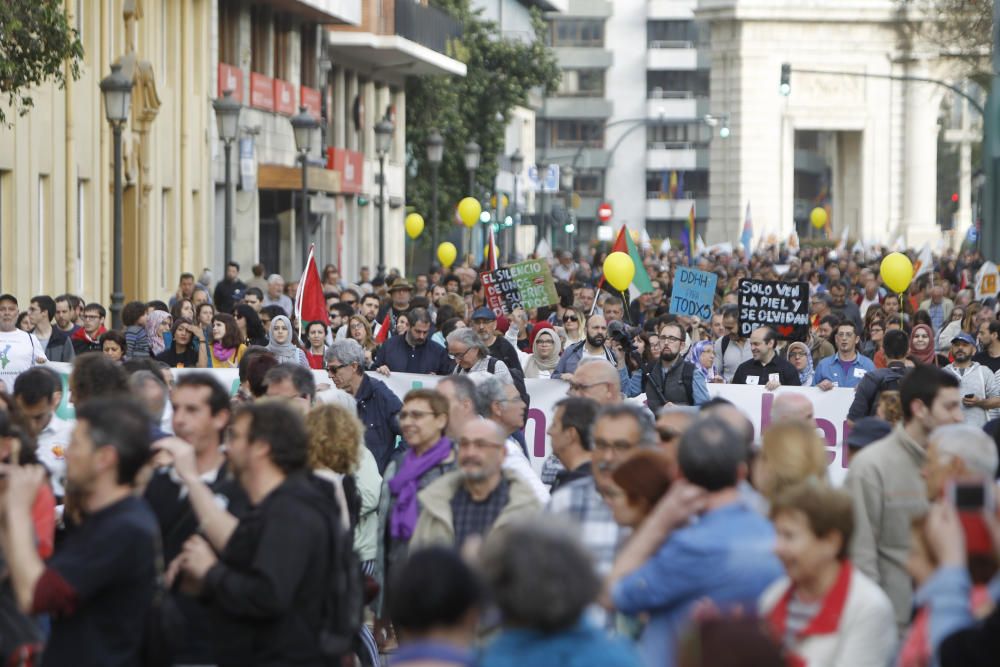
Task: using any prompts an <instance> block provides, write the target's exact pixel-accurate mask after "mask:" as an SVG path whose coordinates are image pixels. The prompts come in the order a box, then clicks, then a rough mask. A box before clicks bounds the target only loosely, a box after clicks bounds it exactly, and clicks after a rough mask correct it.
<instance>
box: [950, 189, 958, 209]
mask: <svg viewBox="0 0 1000 667" xmlns="http://www.w3.org/2000/svg"><path fill="white" fill-rule="evenodd" d="M951 212H952V213H958V193H957V192H952V193H951Z"/></svg>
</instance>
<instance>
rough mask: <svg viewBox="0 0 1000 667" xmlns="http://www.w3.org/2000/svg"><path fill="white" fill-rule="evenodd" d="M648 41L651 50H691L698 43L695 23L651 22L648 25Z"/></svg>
mask: <svg viewBox="0 0 1000 667" xmlns="http://www.w3.org/2000/svg"><path fill="white" fill-rule="evenodd" d="M646 41H647V43H648V45H649V47H650V48H661V49H663V48H691V47H693V46H695V45H696V44H697V42H698V28H697V24H695V22H694V21H650V22H649V23H647V24H646Z"/></svg>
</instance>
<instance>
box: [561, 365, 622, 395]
mask: <svg viewBox="0 0 1000 667" xmlns="http://www.w3.org/2000/svg"><path fill="white" fill-rule="evenodd" d="M569 377H571V378H572V379H570V380H568V381H567V382H568V383H569V395H570V396H577V397H582V398H589V399H591V400H594V401H597V402H598V403H600V404H601V405H612V404H615V403H621V402H622V401H623V400H624V399H623V397H622V389H621V376H620V375H619V373H618V370H617V369H616V368H615V367H614V366H612V365H611V364H609V363H608V362H607V361H605V360H604V359H584V360H583V361H581V362H580V366H579V367H578V368H577V369H576V373H575V374H573V375H572V376H569ZM563 379H564V380H565V379H566V376H564V377H563Z"/></svg>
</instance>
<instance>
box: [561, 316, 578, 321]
mask: <svg viewBox="0 0 1000 667" xmlns="http://www.w3.org/2000/svg"><path fill="white" fill-rule="evenodd" d="M579 321H580V318H578V317H577V316H576V315H568V316H566V317H564V318H563V322H579Z"/></svg>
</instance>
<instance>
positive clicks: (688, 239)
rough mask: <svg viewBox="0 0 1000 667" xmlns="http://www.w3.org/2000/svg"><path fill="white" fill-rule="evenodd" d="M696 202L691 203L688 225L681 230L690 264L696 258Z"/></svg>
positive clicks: (682, 240) (682, 241)
mask: <svg viewBox="0 0 1000 667" xmlns="http://www.w3.org/2000/svg"><path fill="white" fill-rule="evenodd" d="M694 239H695V235H694V202H691V212H690V213H689V214H688V219H687V223H685V225H684V229H682V230H681V243H682V244H683V245H684V250H685V252H687V257H688V262H690V261H691V259H692V258H693V257H694Z"/></svg>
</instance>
